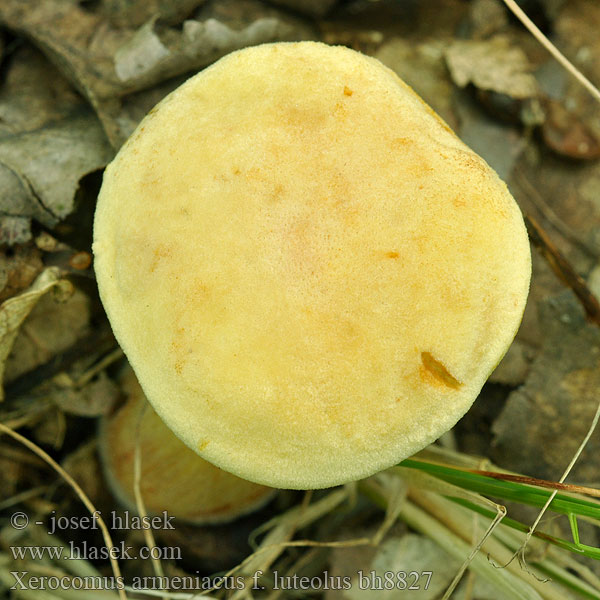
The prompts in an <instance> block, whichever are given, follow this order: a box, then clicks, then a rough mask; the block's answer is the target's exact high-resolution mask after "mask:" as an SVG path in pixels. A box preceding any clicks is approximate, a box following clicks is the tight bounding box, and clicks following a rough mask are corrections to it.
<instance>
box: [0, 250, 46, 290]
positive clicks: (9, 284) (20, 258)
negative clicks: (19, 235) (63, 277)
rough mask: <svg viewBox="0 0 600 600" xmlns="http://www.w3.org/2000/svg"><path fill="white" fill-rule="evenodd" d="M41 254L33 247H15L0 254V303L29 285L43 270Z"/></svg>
mask: <svg viewBox="0 0 600 600" xmlns="http://www.w3.org/2000/svg"><path fill="white" fill-rule="evenodd" d="M41 254H42V253H41V252H40V251H39V250H38V249H37V248H35V247H34V246H15V248H14V249H11V251H7V250H6V249H5V250H3V251H1V252H0V302H4V300H8V298H11V297H12V296H15V295H16V294H18V293H19V292H21V291H22V290H24V289H25V288H27V287H29V286H30V285H31V283H32V282H33V280H34V279H35V278H36V277H37V275H39V273H40V272H41V270H42V269H43V264H42V258H41Z"/></svg>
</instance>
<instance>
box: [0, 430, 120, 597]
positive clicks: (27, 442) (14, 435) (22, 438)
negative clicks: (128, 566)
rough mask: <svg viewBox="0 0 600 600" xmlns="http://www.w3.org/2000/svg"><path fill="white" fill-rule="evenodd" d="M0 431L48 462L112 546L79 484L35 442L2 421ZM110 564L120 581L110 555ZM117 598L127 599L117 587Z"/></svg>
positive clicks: (106, 532) (114, 561)
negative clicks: (71, 489)
mask: <svg viewBox="0 0 600 600" xmlns="http://www.w3.org/2000/svg"><path fill="white" fill-rule="evenodd" d="M0 432H2V433H6V434H7V435H9V436H10V437H12V438H13V439H15V440H16V441H17V442H19V443H21V444H23V445H24V446H26V447H27V448H29V449H30V450H31V451H32V452H34V453H35V454H37V455H38V456H39V457H40V458H41V459H42V460H44V461H45V462H46V463H48V464H49V465H50V466H51V467H52V468H53V469H54V470H55V471H56V472H57V473H58V474H59V475H60V476H61V477H62V478H63V479H64V480H65V481H66V482H67V483H68V484H69V485H70V486H71V487H72V488H73V490H74V491H75V493H76V494H77V496H78V497H79V499H80V500H81V501H82V502H83V504H84V506H85V507H86V508H87V509H88V511H89V512H90V514H91V515H96V520H97V522H98V526H99V527H100V530H101V531H102V537H103V538H104V543H105V544H106V547H107V548H113V547H114V544H113V541H112V538H111V536H110V532H109V531H108V527H107V526H106V523H105V522H104V519H103V518H102V516H101V514H100V512H99V511H98V510H97V509H96V507H95V506H94V504H93V503H92V501H91V500H90V499H89V497H88V496H87V494H86V493H85V492H84V491H83V490H82V489H81V487H80V486H79V484H78V483H77V482H76V481H75V480H74V479H73V478H72V477H71V476H70V475H69V474H68V473H67V472H66V471H65V470H64V469H63V468H62V467H61V466H60V465H59V464H58V463H57V462H56V461H55V460H54V459H53V458H52V457H51V456H50V455H49V454H48V453H47V452H45V451H44V450H42V448H40V447H39V446H38V445H37V444H34V443H33V442H32V441H31V440H28V439H27V438H26V437H25V436H22V435H21V434H20V433H17V432H16V431H13V430H12V429H10V428H9V427H6V425H4V424H3V423H0ZM110 565H111V567H112V570H113V574H114V576H115V579H116V580H117V581H122V576H121V569H120V568H119V563H118V562H117V560H116V559H115V558H114V557H113V556H112V553H111V555H110ZM118 593H119V598H121V600H127V595H126V594H125V590H124V589H121V588H120V587H119V589H118Z"/></svg>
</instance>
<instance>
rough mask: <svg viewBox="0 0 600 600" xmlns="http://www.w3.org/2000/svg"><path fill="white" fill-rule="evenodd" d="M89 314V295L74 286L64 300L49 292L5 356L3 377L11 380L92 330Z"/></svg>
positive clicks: (24, 324) (31, 314) (6, 380)
mask: <svg viewBox="0 0 600 600" xmlns="http://www.w3.org/2000/svg"><path fill="white" fill-rule="evenodd" d="M89 318H90V308H89V299H88V297H87V296H86V295H85V294H84V293H83V292H81V291H80V290H77V289H76V290H74V292H73V294H72V295H71V296H70V297H69V298H68V299H67V300H66V301H65V302H60V303H58V302H56V300H55V299H54V298H53V297H52V295H50V294H49V295H46V296H43V297H42V298H40V300H39V302H38V303H37V304H36V306H35V307H34V308H33V310H32V311H31V312H30V314H29V316H28V317H27V319H26V320H25V321H24V323H23V324H22V325H21V328H20V330H19V335H18V336H17V338H16V340H15V342H14V344H13V347H12V351H11V353H10V355H9V357H8V359H7V360H6V366H5V368H6V370H5V373H4V381H5V382H10V381H12V380H13V379H15V378H17V377H19V376H20V375H22V374H23V373H27V372H28V371H31V370H33V369H35V368H36V367H37V366H39V365H41V364H44V363H46V362H48V361H49V360H50V359H51V358H52V357H53V356H55V355H56V354H59V353H60V352H64V351H65V350H66V349H67V348H70V347H71V346H72V345H73V344H75V342H76V341H77V340H78V339H80V338H82V337H83V336H84V335H86V334H87V333H89V330H88V325H89Z"/></svg>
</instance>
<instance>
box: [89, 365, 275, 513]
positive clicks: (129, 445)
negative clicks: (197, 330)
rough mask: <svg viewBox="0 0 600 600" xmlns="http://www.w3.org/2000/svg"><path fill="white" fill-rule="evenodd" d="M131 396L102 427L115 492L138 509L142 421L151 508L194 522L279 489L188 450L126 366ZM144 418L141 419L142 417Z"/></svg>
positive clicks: (144, 477)
mask: <svg viewBox="0 0 600 600" xmlns="http://www.w3.org/2000/svg"><path fill="white" fill-rule="evenodd" d="M121 385H122V386H123V388H124V389H125V391H126V393H127V402H126V403H125V404H124V405H123V406H122V407H121V408H120V409H119V410H118V412H117V413H116V414H114V415H112V416H111V417H110V418H107V419H106V420H105V421H104V423H103V426H102V428H101V431H100V453H101V456H102V462H103V465H104V471H105V474H106V476H107V478H108V482H109V484H110V487H111V489H112V491H113V492H114V494H115V496H117V498H118V499H119V500H120V501H121V502H122V503H123V504H124V505H125V506H126V507H128V508H130V509H132V510H134V511H135V510H136V502H135V492H134V456H135V445H136V435H137V430H138V426H139V446H140V454H141V473H140V475H141V477H140V492H141V494H142V498H143V501H144V506H145V507H146V510H147V511H148V512H149V513H150V514H161V513H162V512H163V511H166V512H167V514H168V515H169V516H170V517H176V518H178V519H184V520H186V521H190V522H193V523H219V522H223V521H229V520H231V519H234V518H235V517H239V516H240V515H243V514H246V513H248V512H250V511H252V510H254V509H255V508H258V507H259V506H262V505H263V504H265V503H266V502H267V501H268V500H269V499H270V498H272V496H273V494H274V493H275V490H273V489H272V488H267V487H264V486H262V485H257V484H256V483H251V482H250V481H245V480H243V479H240V478H239V477H236V476H235V475H232V474H231V473H228V472H227V471H223V470H222V469H219V468H218V467H215V466H214V465H212V464H211V463H209V462H207V461H205V460H203V459H202V458H200V457H199V456H198V455H197V454H196V453H195V452H193V451H192V450H190V449H189V448H188V447H187V446H186V445H185V444H184V443H183V442H182V441H181V440H180V439H179V438H177V436H176V435H175V434H174V433H173V432H172V431H171V430H170V429H169V428H168V427H167V426H166V425H165V424H164V423H163V422H162V420H161V419H160V418H159V417H158V415H157V414H156V413H155V412H154V410H152V407H151V406H146V407H145V409H144V405H145V404H146V399H145V398H144V394H143V392H142V389H141V388H140V385H139V383H138V382H137V380H136V378H135V375H134V374H133V371H132V370H131V369H128V370H127V372H126V373H125V375H124V376H123V377H122V378H121ZM140 419H141V420H140Z"/></svg>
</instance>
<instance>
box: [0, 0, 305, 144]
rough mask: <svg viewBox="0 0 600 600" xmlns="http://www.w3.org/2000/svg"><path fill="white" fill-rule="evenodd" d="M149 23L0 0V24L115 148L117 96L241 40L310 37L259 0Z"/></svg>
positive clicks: (121, 136) (30, 0)
mask: <svg viewBox="0 0 600 600" xmlns="http://www.w3.org/2000/svg"><path fill="white" fill-rule="evenodd" d="M153 22H154V21H152V20H151V21H150V22H149V23H148V24H146V25H143V26H142V27H141V28H140V29H138V30H135V29H117V28H115V27H114V26H113V25H111V23H110V22H109V20H108V19H107V18H106V17H104V16H103V15H102V14H100V13H98V14H95V13H92V12H88V11H86V10H84V9H83V8H82V7H81V6H80V5H79V4H78V3H75V2H73V3H70V2H64V1H62V0H45V1H44V2H37V0H3V1H2V2H1V3H0V23H2V24H4V25H5V26H6V27H8V28H10V29H13V30H14V31H17V32H19V33H22V34H24V35H26V36H27V37H28V38H29V39H31V40H32V41H33V43H34V44H36V46H38V47H39V48H40V49H41V50H42V51H43V52H44V53H45V54H46V55H47V56H48V57H49V58H50V59H51V60H52V61H53V62H54V63H55V64H56V65H57V67H58V68H59V69H60V70H61V71H62V73H63V74H64V75H65V76H66V77H68V78H69V79H70V80H71V82H72V83H73V84H74V85H75V86H76V88H77V89H78V90H80V91H81V92H82V93H83V94H84V95H85V96H86V97H87V99H88V100H89V101H90V103H91V104H92V106H93V107H94V109H95V110H96V112H97V114H98V116H99V117H100V120H101V122H102V124H103V126H104V129H105V132H106V134H107V136H108V138H109V139H110V141H111V143H112V144H113V145H114V146H115V147H119V146H120V145H121V144H122V142H123V141H124V140H125V139H126V137H127V136H128V135H129V133H130V131H129V130H128V129H127V130H124V129H123V128H122V125H121V123H120V122H119V117H120V110H121V101H120V98H121V97H123V96H126V95H128V94H131V93H133V92H135V91H140V90H143V89H147V88H149V87H152V86H153V85H156V84H157V83H160V82H162V81H164V80H166V79H169V78H172V77H175V76H177V75H181V74H182V73H185V72H188V71H192V70H197V69H199V68H202V67H204V66H206V65H208V64H210V63H211V62H213V61H215V60H217V59H218V58H220V57H221V56H224V55H225V54H228V53H229V52H231V51H233V50H237V49H238V48H243V47H244V46H248V45H253V44H260V43H264V42H274V41H280V40H300V39H312V38H313V37H314V36H315V32H314V30H313V29H312V28H311V27H310V26H307V24H306V23H305V22H304V21H302V20H300V19H298V18H295V17H291V16H289V15H287V14H286V13H284V12H282V11H279V10H277V9H274V8H268V7H266V6H264V5H263V4H261V3H260V2H258V1H257V0H242V1H239V2H233V1H232V0H221V1H219V2H213V3H212V4H209V5H207V6H206V7H205V8H202V9H201V10H200V11H199V13H198V14H197V15H196V19H189V20H187V21H185V22H184V24H183V27H182V28H175V27H168V26H163V25H161V26H160V27H159V26H154V27H153V25H152V23H153ZM148 50H150V52H149V53H148Z"/></svg>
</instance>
